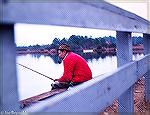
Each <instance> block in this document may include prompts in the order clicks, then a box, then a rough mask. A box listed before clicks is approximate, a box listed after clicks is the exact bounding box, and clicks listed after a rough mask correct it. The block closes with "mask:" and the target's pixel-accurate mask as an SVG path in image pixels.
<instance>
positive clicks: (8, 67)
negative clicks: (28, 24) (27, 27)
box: [0, 24, 19, 112]
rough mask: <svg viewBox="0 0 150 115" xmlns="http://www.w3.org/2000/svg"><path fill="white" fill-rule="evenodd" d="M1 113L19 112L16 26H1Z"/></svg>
mask: <svg viewBox="0 0 150 115" xmlns="http://www.w3.org/2000/svg"><path fill="white" fill-rule="evenodd" d="M0 74H1V75H0V88H1V89H0V111H1V112H17V111H19V104H18V89H17V77H16V50H15V43H14V24H0Z"/></svg>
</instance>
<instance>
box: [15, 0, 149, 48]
mask: <svg viewBox="0 0 150 115" xmlns="http://www.w3.org/2000/svg"><path fill="white" fill-rule="evenodd" d="M107 1H108V2H110V0H107ZM118 1H119V0H116V1H115V0H111V4H114V5H116V6H118V7H120V8H122V9H125V10H128V11H130V12H132V13H135V14H137V15H139V16H141V17H143V18H145V19H147V20H148V19H149V18H148V5H147V4H148V3H147V2H143V0H138V1H137V0H130V2H129V0H126V1H125V2H124V1H123V0H120V1H119V2H118ZM131 1H134V2H131ZM144 1H145V0H144ZM62 30H63V31H62ZM71 35H83V36H89V37H90V36H92V37H93V38H94V37H104V36H109V35H111V36H114V37H115V36H116V33H115V31H106V30H96V29H83V28H80V29H79V28H72V27H58V26H46V25H32V24H16V25H15V41H16V44H17V46H28V45H36V44H39V45H44V44H51V43H52V40H53V39H54V38H60V39H62V38H64V37H65V38H69V37H70V36H71ZM134 35H136V36H142V34H133V36H134Z"/></svg>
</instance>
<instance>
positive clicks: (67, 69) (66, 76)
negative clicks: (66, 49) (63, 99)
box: [58, 58, 75, 82]
mask: <svg viewBox="0 0 150 115" xmlns="http://www.w3.org/2000/svg"><path fill="white" fill-rule="evenodd" d="M63 63H64V73H63V76H62V77H61V78H60V79H59V80H58V81H59V82H70V81H71V80H72V76H73V71H74V67H75V60H73V59H68V58H66V59H65V60H64V62H63Z"/></svg>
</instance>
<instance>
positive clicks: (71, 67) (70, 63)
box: [58, 52, 92, 83]
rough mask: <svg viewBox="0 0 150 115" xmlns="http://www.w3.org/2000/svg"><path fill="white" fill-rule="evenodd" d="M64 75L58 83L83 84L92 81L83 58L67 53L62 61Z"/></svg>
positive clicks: (90, 73)
mask: <svg viewBox="0 0 150 115" xmlns="http://www.w3.org/2000/svg"><path fill="white" fill-rule="evenodd" d="M63 64H64V73H63V76H62V77H61V78H60V79H59V80H58V81H59V82H70V81H72V82H74V83H76V82H84V81H87V80H90V79H92V72H91V70H90V68H89V66H88V64H87V62H86V60H85V59H84V58H82V57H81V56H79V55H77V54H75V53H73V52H69V53H68V55H67V56H66V58H65V59H64V61H63Z"/></svg>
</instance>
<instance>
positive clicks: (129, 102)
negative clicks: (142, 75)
mask: <svg viewBox="0 0 150 115" xmlns="http://www.w3.org/2000/svg"><path fill="white" fill-rule="evenodd" d="M116 38H117V67H120V66H122V65H124V64H126V63H128V62H130V61H132V55H133V53H132V52H133V51H132V39H131V32H121V31H117V34H116ZM120 77H121V76H120ZM131 77H132V76H131ZM118 104H119V106H118V112H133V111H134V104H133V87H130V88H129V89H128V90H127V91H126V92H124V93H123V94H122V95H121V96H120V97H119V99H118Z"/></svg>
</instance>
